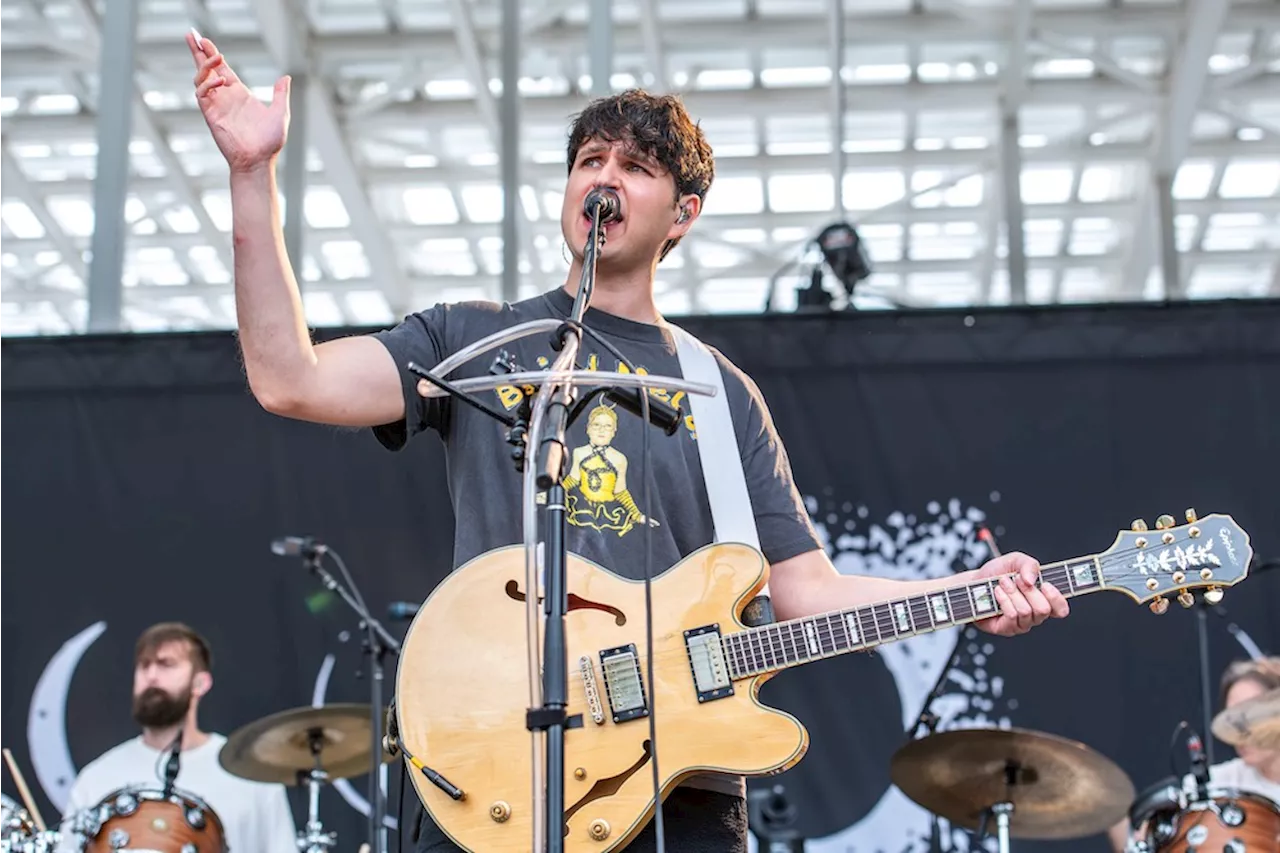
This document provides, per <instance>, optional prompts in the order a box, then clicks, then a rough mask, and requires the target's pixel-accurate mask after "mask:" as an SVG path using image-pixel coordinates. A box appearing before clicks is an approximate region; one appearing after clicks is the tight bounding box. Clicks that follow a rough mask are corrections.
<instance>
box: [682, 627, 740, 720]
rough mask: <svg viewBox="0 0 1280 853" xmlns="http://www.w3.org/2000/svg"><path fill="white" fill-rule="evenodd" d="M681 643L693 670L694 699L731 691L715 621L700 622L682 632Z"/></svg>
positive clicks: (718, 628) (716, 697)
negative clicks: (701, 624) (682, 642)
mask: <svg viewBox="0 0 1280 853" xmlns="http://www.w3.org/2000/svg"><path fill="white" fill-rule="evenodd" d="M684 645H685V649H686V650H687V651H688V653H689V667H690V669H692V670H693V685H694V688H695V689H696V690H697V691H698V701H699V702H707V701H710V700H712V699H723V698H724V697H725V696H732V695H733V679H731V678H730V677H729V668H728V666H727V665H726V664H725V660H724V644H723V642H722V640H721V637H720V626H719V625H703V626H702V627H701V628H694V629H693V630H690V631H685V632H684Z"/></svg>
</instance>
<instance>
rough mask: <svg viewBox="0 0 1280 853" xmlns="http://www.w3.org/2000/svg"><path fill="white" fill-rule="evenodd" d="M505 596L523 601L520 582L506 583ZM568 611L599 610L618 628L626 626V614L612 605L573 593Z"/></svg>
mask: <svg viewBox="0 0 1280 853" xmlns="http://www.w3.org/2000/svg"><path fill="white" fill-rule="evenodd" d="M507 596H508V597H509V598H512V599H514V600H515V601H524V600H525V596H524V592H522V591H521V589H520V582H519V581H516V580H509V581H507ZM538 601H542V596H538ZM569 610H601V611H604V612H605V613H608V614H609V615H611V616H612V617H613V619H614V622H616V623H617V625H618V626H619V627H621V626H623V625H625V624H627V614H625V613H623V612H622V611H621V610H619V609H618V608H616V607H614V606H613V605H612V604H603V603H601V602H599V601H589V600H588V599H585V598H583V597H582V596H580V595H577V594H575V593H572V592H571V593H569Z"/></svg>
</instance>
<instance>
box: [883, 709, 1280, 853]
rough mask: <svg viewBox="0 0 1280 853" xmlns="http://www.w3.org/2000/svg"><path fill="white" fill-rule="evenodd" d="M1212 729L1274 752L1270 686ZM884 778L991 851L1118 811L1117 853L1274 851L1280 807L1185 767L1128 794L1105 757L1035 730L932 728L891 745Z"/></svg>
mask: <svg viewBox="0 0 1280 853" xmlns="http://www.w3.org/2000/svg"><path fill="white" fill-rule="evenodd" d="M1213 733H1214V734H1215V735H1216V736H1217V737H1218V738H1219V739H1220V740H1222V741H1224V742H1226V743H1228V744H1231V745H1233V746H1237V747H1240V746H1252V747H1254V748H1257V749H1280V690H1273V691H1271V692H1269V693H1266V694H1263V695H1262V696H1259V697H1257V698H1255V699H1251V700H1249V701H1247V702H1242V703H1240V704H1238V705H1235V706H1233V707H1231V708H1228V709H1226V710H1224V711H1222V712H1221V713H1220V714H1218V716H1217V717H1215V718H1214V720H1213ZM890 775H891V778H892V779H893V782H894V784H895V785H897V786H898V788H899V789H900V790H901V791H902V792H903V793H904V794H905V795H906V796H907V797H909V798H910V799H912V800H913V801H915V802H916V803H917V804H919V805H920V806H922V807H924V808H925V809H926V810H928V811H929V812H931V813H933V814H934V815H936V816H938V817H941V818H944V819H945V820H947V821H949V822H950V823H951V824H952V825H953V826H956V827H963V828H965V829H969V830H974V831H976V832H977V833H978V834H979V836H981V837H984V838H985V837H988V836H989V835H994V836H995V837H996V839H997V843H998V849H999V851H1000V853H1008V851H1009V850H1010V843H1011V839H1014V838H1025V839H1045V840H1048V839H1075V838H1085V837H1087V836H1091V835H1098V834H1100V833H1103V832H1106V831H1107V830H1108V829H1110V828H1111V827H1113V826H1115V825H1116V824H1118V823H1120V822H1121V821H1122V820H1123V819H1124V818H1125V817H1126V816H1127V817H1128V819H1129V822H1130V830H1129V833H1128V839H1127V843H1126V846H1125V848H1124V850H1125V853H1195V851H1214V853H1217V851H1223V853H1264V851H1265V853H1275V851H1278V850H1280V805H1277V804H1276V803H1275V802H1273V801H1271V800H1270V799H1268V798H1267V797H1264V796H1262V795H1260V794H1258V793H1256V792H1250V791H1239V790H1234V789H1230V788H1225V787H1221V786H1213V785H1207V786H1206V785H1202V784H1200V783H1199V782H1198V781H1197V780H1196V779H1195V778H1194V777H1193V776H1192V775H1190V774H1189V775H1188V776H1187V777H1186V778H1184V779H1183V780H1181V781H1179V780H1178V779H1176V778H1170V779H1167V780H1164V781H1162V782H1160V783H1158V784H1156V785H1153V786H1152V787H1150V788H1148V789H1147V790H1146V791H1144V792H1142V794H1140V795H1138V796H1135V795H1134V787H1133V785H1132V783H1131V782H1130V781H1129V777H1128V776H1126V775H1125V773H1124V771H1122V770H1121V769H1120V768H1119V767H1118V766H1116V765H1115V764H1114V763H1113V762H1112V761H1111V760H1110V759H1108V758H1106V757H1104V756H1102V755H1101V754H1099V753H1098V752H1096V751H1094V750H1092V749H1090V748H1089V747H1088V746H1086V745H1084V744H1083V743H1079V742H1077V741H1073V740H1068V739H1067V738H1062V737H1058V736H1056V735H1051V734H1047V733H1044V732H1036V731H1030V730H1027V729H956V730H951V731H945V732H940V733H937V734H931V735H928V736H926V737H923V738H920V739H919V740H915V741H911V742H910V743H908V744H907V745H906V746H904V747H902V748H901V749H899V750H898V751H897V753H895V755H894V757H893V762H892V765H891V774H890ZM993 826H994V830H995V831H994V833H992V832H991V829H992V827H993Z"/></svg>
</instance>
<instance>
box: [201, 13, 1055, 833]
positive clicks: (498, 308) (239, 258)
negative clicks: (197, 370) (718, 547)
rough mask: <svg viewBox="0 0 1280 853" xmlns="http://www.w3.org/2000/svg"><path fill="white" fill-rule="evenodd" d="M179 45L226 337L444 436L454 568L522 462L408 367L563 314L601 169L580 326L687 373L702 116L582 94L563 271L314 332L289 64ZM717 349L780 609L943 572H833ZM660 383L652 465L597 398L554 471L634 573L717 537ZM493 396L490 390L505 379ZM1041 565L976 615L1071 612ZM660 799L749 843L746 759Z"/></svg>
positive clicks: (387, 431)
mask: <svg viewBox="0 0 1280 853" xmlns="http://www.w3.org/2000/svg"><path fill="white" fill-rule="evenodd" d="M187 44H188V47H189V48H190V50H191V55H192V59H193V60H194V63H195V66H196V75H195V93H196V99H197V101H198V103H199V105H200V109H201V110H202V111H203V113H204V117H205V121H206V123H207V124H208V126H209V129H210V132H211V133H212V135H213V139H214V141H215V142H216V144H217V146H218V148H219V150H220V151H221V152H222V154H223V156H224V157H225V158H226V160H227V163H228V165H229V166H230V183H231V205H232V214H233V216H232V218H233V240H234V247H235V296H236V316H237V322H238V325H239V338H238V339H239V341H240V344H241V347H242V349H243V356H244V366H245V370H246V372H247V375H248V380H249V386H250V388H251V390H252V392H253V394H254V396H255V397H256V398H257V400H258V402H259V403H260V404H261V405H262V406H263V408H265V409H267V410H268V411H269V412H272V413H274V414H277V415H281V416H284V417H289V418H296V419H299V420H305V421H312V422H315V423H323V424H336V425H343V426H356V427H371V428H373V430H374V434H375V435H376V436H377V439H378V440H379V441H380V442H381V443H382V444H383V445H385V446H386V447H388V448H390V449H399V448H401V447H403V446H404V445H405V444H406V442H408V441H409V440H410V439H411V438H413V437H414V436H416V435H418V434H419V433H422V432H425V431H427V430H434V431H435V432H437V433H438V434H439V435H440V437H441V438H442V440H443V441H444V443H445V447H446V451H447V458H448V467H449V484H450V487H451V488H450V496H451V499H452V502H453V507H454V511H455V517H456V518H457V519H458V524H457V529H456V531H455V538H454V561H455V566H457V565H461V564H462V563H464V562H465V561H467V560H469V559H471V558H473V557H475V556H477V555H479V554H482V553H485V552H486V551H489V550H492V549H494V548H497V547H501V546H507V545H512V544H515V543H518V542H520V541H522V531H521V524H520V519H521V510H520V492H521V488H520V478H519V477H518V476H517V475H516V474H515V473H514V472H513V471H512V469H511V461H510V447H509V446H508V445H507V444H506V443H505V442H504V437H503V428H502V426H501V425H500V424H499V423H497V422H496V421H493V420H491V419H489V418H488V417H487V416H486V415H485V414H483V413H480V412H476V411H474V410H472V409H471V408H470V407H467V406H455V405H452V404H451V403H450V402H449V401H447V400H441V399H439V398H435V399H432V400H427V399H425V398H424V397H422V396H421V395H420V394H419V393H418V391H417V384H416V381H415V378H414V377H412V376H411V375H409V374H408V373H407V372H406V370H405V365H406V364H407V363H408V362H409V361H414V362H417V363H418V364H420V365H422V366H424V367H427V368H430V367H432V366H434V365H436V364H438V363H439V362H440V361H441V360H442V359H444V358H445V357H447V356H448V355H450V354H451V353H454V352H457V351H458V350H459V349H461V348H462V347H463V346H465V345H467V344H469V343H472V342H474V341H476V340H478V339H480V338H482V337H484V336H486V335H488V334H490V333H492V332H494V331H497V330H499V329H503V328H507V327H510V326H514V325H516V324H518V323H521V322H524V321H527V320H533V319H537V318H566V317H568V316H569V312H570V308H571V305H572V303H573V299H574V295H575V293H576V292H577V286H578V282H579V280H580V276H581V273H582V269H583V254H582V252H583V247H584V244H585V243H586V240H587V236H588V233H589V231H590V228H591V223H590V220H589V219H588V217H587V216H586V215H585V214H584V212H583V204H584V200H585V198H586V196H587V194H588V193H589V192H590V191H591V190H593V189H596V188H602V187H608V188H611V189H612V191H613V192H614V193H616V195H617V197H618V200H619V208H620V209H619V214H620V215H619V217H618V218H617V220H616V221H613V222H610V223H609V224H608V225H607V226H606V234H607V242H606V244H605V246H604V248H603V250H602V251H601V253H600V257H599V264H598V267H597V277H596V283H595V289H594V293H593V296H592V303H591V308H590V310H588V311H587V313H586V316H585V318H584V321H585V324H586V325H587V326H588V327H590V328H591V329H593V330H594V331H595V332H597V333H598V334H600V335H601V336H603V337H604V338H605V339H607V340H608V341H609V342H610V344H611V345H612V346H613V347H615V348H616V349H617V350H618V351H619V352H621V353H622V354H623V355H624V356H625V357H626V358H627V360H628V361H630V362H631V363H632V364H634V365H635V366H636V368H637V369H639V370H645V371H647V372H648V373H650V374H654V375H668V376H674V375H680V372H681V371H680V365H679V361H678V358H677V354H676V348H675V345H674V343H673V338H672V333H671V331H670V329H669V328H668V327H667V324H666V323H665V322H664V320H663V318H662V317H661V315H660V314H659V313H658V309H657V306H656V304H655V302H654V275H655V270H656V269H657V266H658V263H659V261H660V260H661V259H662V258H663V257H664V256H665V255H666V254H667V252H669V251H670V249H671V248H672V247H673V246H674V245H675V244H676V243H678V242H679V241H680V239H681V238H682V237H683V236H684V235H685V234H686V233H688V231H689V229H690V228H692V227H693V226H694V224H695V223H696V222H697V221H698V217H699V216H700V214H701V213H702V209H703V208H702V205H703V199H704V197H705V196H706V194H707V191H708V190H709V189H710V187H711V182H712V178H713V176H714V164H713V161H712V153H711V147H710V145H709V144H708V143H707V140H706V138H705V136H704V135H703V133H702V130H701V129H700V128H699V127H698V126H697V125H696V124H695V123H694V122H693V121H692V120H691V119H690V117H689V115H688V113H686V111H685V109H684V106H683V105H682V104H681V102H680V101H679V99H677V98H675V97H655V96H653V95H649V94H647V93H645V92H640V91H634V90H633V91H628V92H623V93H621V94H618V95H614V96H611V97H608V98H604V99H601V100H598V101H595V102H593V103H591V104H589V105H587V107H586V108H585V109H584V110H583V112H582V113H581V114H580V115H579V116H578V117H577V118H576V120H575V121H574V123H573V126H572V128H571V129H570V132H569V140H568V149H567V152H566V154H567V156H566V163H565V166H566V171H567V181H566V184H565V190H564V204H563V207H562V210H561V214H560V226H561V232H562V234H563V236H564V239H565V242H566V243H567V244H568V248H569V251H570V252H571V253H572V261H571V262H570V264H569V269H568V272H567V274H566V277H565V284H564V286H563V287H558V288H555V289H554V290H551V291H550V292H547V293H544V294H542V295H539V296H536V297H534V298H532V299H526V300H524V301H521V302H516V303H514V304H505V305H497V304H493V303H467V304H457V305H437V306H435V307H433V308H429V309H427V310H425V311H421V312H419V313H416V314H413V315H412V316H410V317H408V318H406V319H405V320H404V322H402V323H401V324H399V325H398V326H396V327H395V328H393V329H391V330H389V331H386V332H381V333H378V334H374V335H363V336H352V337H346V338H343V339H340V340H336V341H331V342H328V343H324V344H321V345H318V346H317V345H313V344H312V342H311V338H310V334H309V332H308V329H307V323H306V319H305V317H304V315H303V311H302V300H301V297H300V295H299V292H298V285H297V281H296V279H295V276H294V271H293V270H292V268H291V267H290V264H289V259H288V257H287V256H286V254H285V247H284V239H283V233H282V230H281V222H280V209H279V201H278V195H277V189H276V174H275V169H276V160H277V157H278V155H279V153H280V151H281V148H282V146H283V145H284V142H285V137H286V135H287V131H288V123H289V108H288V99H289V80H288V78H287V77H286V78H281V79H280V80H279V81H278V82H277V83H276V85H275V90H274V96H273V100H272V102H271V103H270V104H269V105H268V104H264V103H262V102H260V101H258V100H257V99H256V98H255V97H254V96H253V94H252V93H251V92H250V91H249V89H248V88H247V87H246V86H245V85H244V83H243V82H241V80H240V78H239V77H238V76H237V75H236V73H235V71H233V70H232V69H231V67H230V66H229V65H228V64H227V62H226V61H225V60H224V58H223V57H222V55H221V54H220V53H219V52H218V49H217V47H216V46H215V45H214V44H213V43H212V42H210V41H209V40H208V39H198V38H197V37H196V36H195V35H194V34H191V35H189V36H188V37H187ZM597 347H598V344H597V343H596V342H595V341H592V340H590V339H588V342H587V345H585V346H584V350H583V352H582V361H583V362H584V363H585V364H587V365H588V366H590V365H596V366H598V368H599V369H601V370H616V369H617V368H618V366H619V360H618V359H617V358H616V357H615V356H613V355H612V354H611V353H610V351H609V350H608V348H607V347H599V348H597ZM508 349H509V351H510V352H511V353H512V354H513V355H514V357H515V359H516V360H517V361H518V362H519V363H520V364H521V365H522V366H524V367H525V368H527V369H537V368H539V367H543V366H546V364H547V363H548V361H549V359H551V358H553V357H554V355H555V354H554V353H553V352H552V351H551V349H550V347H549V346H548V345H547V340H546V337H545V336H535V337H531V338H525V339H522V340H521V341H519V342H517V343H515V344H513V345H511V346H510V347H509V348H508ZM715 355H716V358H717V360H718V364H719V367H720V370H721V373H722V375H723V378H724V384H725V389H726V396H727V399H728V403H729V408H730V413H731V415H732V421H733V426H734V432H735V433H736V435H735V436H734V438H736V442H737V446H738V451H739V456H740V458H741V461H742V465H743V468H744V471H745V475H746V482H747V487H748V493H749V496H750V503H751V509H752V512H753V515H754V521H755V525H756V528H757V529H758V532H759V540H760V544H761V549H762V551H763V553H764V556H765V557H766V559H768V561H769V563H770V564H771V567H772V574H771V575H770V581H769V586H770V593H771V597H772V602H773V607H774V611H775V615H776V617H777V618H778V619H791V618H796V617H802V616H807V615H811V614H817V613H825V612H828V611H830V610H833V609H836V608H849V607H853V606H857V605H863V604H868V603H871V602H874V601H883V600H886V599H889V598H902V597H904V596H908V595H918V594H921V593H924V592H926V591H928V590H931V589H934V588H936V587H938V586H941V585H942V584H941V582H937V583H934V582H915V583H906V582H898V581H892V580H887V579H884V578H872V577H853V576H843V575H840V574H839V573H838V572H837V571H836V570H835V567H834V566H833V565H832V563H831V561H830V559H829V558H828V557H827V554H826V552H825V551H824V550H823V549H822V547H821V545H820V543H819V542H818V540H817V537H816V535H815V532H814V529H813V527H812V525H811V524H810V521H809V517H808V513H807V512H806V511H805V507H804V504H803V502H802V500H801V498H800V496H799V493H798V492H797V490H796V487H795V484H794V483H793V482H792V475H791V466H790V463H789V461H788V459H787V454H786V451H785V449H784V448H783V446H782V442H781V440H780V439H779V437H778V434H777V432H776V431H775V429H774V426H773V420H772V418H771V417H770V414H769V411H768V408H767V407H766V406H765V402H764V399H763V398H762V397H761V395H760V392H759V391H758V389H757V388H756V386H755V384H754V383H753V382H752V381H751V380H750V379H749V378H748V377H747V376H746V375H745V374H743V373H742V372H741V371H740V370H738V369H737V368H736V367H735V366H734V365H732V364H731V363H730V362H729V361H728V360H727V359H725V358H724V357H723V356H721V355H720V354H719V353H716V354H715ZM483 370H484V367H483V365H481V364H480V363H479V362H478V361H476V362H471V363H470V364H469V365H467V366H465V367H463V368H461V369H460V370H459V371H456V372H454V373H453V374H452V375H451V376H450V378H451V379H452V378H464V377H468V376H478V375H482V373H483ZM660 398H661V399H665V400H666V401H667V402H670V403H671V404H672V405H674V406H676V407H677V408H679V409H680V410H681V413H682V415H683V416H685V417H684V419H683V423H682V426H681V428H680V430H679V432H678V433H677V434H676V435H675V436H674V437H672V438H670V439H660V438H659V437H655V439H654V440H653V441H652V442H651V456H652V459H651V462H650V464H651V465H652V468H651V470H650V471H646V470H645V463H646V460H645V459H644V458H643V455H642V453H641V446H642V445H641V430H642V429H646V428H647V427H646V426H645V425H643V424H641V422H640V421H639V420H638V419H636V418H631V417H629V416H628V417H627V418H619V417H617V416H616V414H615V413H613V412H611V411H608V410H604V411H596V412H594V413H593V417H592V419H591V420H590V422H588V423H583V422H582V421H579V422H577V423H575V424H574V425H573V426H572V427H571V428H570V429H569V430H568V431H567V433H566V442H565V443H566V446H567V447H569V448H576V450H574V455H573V462H574V463H575V465H574V470H573V475H572V480H571V482H570V483H568V484H567V485H568V486H571V491H570V493H569V495H568V497H569V498H570V499H572V502H573V508H572V513H571V514H570V516H569V526H568V537H567V538H568V548H569V550H570V551H571V552H572V553H575V554H578V555H580V556H582V557H584V558H586V559H588V560H591V561H593V562H595V563H598V564H600V565H602V566H605V567H606V568H608V569H610V570H612V571H614V572H617V573H619V574H621V575H623V576H626V577H630V578H633V579H640V578H642V577H643V573H644V567H645V553H646V550H645V537H651V540H652V553H653V562H652V565H653V566H654V574H657V573H659V572H661V571H662V570H665V569H666V568H669V567H671V566H673V565H675V564H676V563H677V562H679V561H680V559H681V558H682V557H684V556H685V555H688V554H690V553H691V552H693V551H695V550H697V549H699V548H702V547H704V546H706V545H708V544H710V543H711V542H712V541H713V539H714V528H713V525H712V520H711V510H710V504H709V501H708V498H707V494H706V490H705V487H704V482H705V480H704V477H705V476H706V475H707V474H708V473H710V474H712V475H714V474H715V472H704V471H702V466H701V461H700V458H699V454H698V450H697V444H696V441H697V440H698V439H701V438H703V436H698V435H697V434H696V432H695V430H696V427H697V426H698V425H695V424H694V423H693V422H692V418H689V417H687V415H688V412H689V408H688V401H687V400H686V399H683V397H682V395H678V394H676V395H662V396H661V397H660ZM489 399H494V400H497V401H498V402H499V403H500V404H501V403H502V397H501V395H492V396H491V397H490V398H489ZM725 438H727V437H720V440H725ZM710 440H716V439H714V438H713V439H710ZM728 440H729V441H732V440H733V438H729V439H728ZM833 462H834V461H833ZM650 476H652V481H653V482H654V484H655V488H653V489H652V490H651V492H650V494H648V495H647V496H645V495H644V490H643V488H642V487H641V485H640V484H642V483H644V482H645V480H646V478H647V477H650ZM1038 568H1039V567H1038V564H1037V563H1036V561H1035V560H1033V559H1031V558H1030V557H1027V556H1025V555H1022V554H1009V555H1006V556H1005V557H1003V558H1000V559H998V560H993V561H992V562H990V563H988V564H987V565H986V566H984V567H983V568H982V569H980V570H979V572H978V573H976V574H975V575H974V576H975V577H989V576H993V575H1006V576H1008V577H1006V578H1005V579H1004V580H1002V581H1001V582H1000V589H999V591H998V592H997V598H998V601H999V605H1000V608H1001V614H1000V615H997V616H995V617H994V618H990V619H987V620H986V621H984V622H982V623H980V624H981V627H982V628H984V629H985V630H987V631H990V632H992V633H995V634H1004V635H1009V634H1019V633H1022V632H1025V631H1027V630H1029V629H1030V628H1031V627H1032V626H1033V625H1037V624H1039V623H1040V622H1042V621H1044V620H1045V619H1047V618H1049V616H1050V615H1053V616H1059V617H1061V616H1065V615H1066V614H1067V602H1066V600H1065V599H1064V598H1063V597H1062V595H1061V594H1060V593H1059V592H1058V591H1057V590H1055V589H1054V588H1053V587H1052V585H1049V584H1044V585H1043V586H1040V587H1037V586H1036V580H1037V576H1038ZM948 581H949V582H951V583H954V582H955V581H954V580H953V579H948ZM477 618H479V615H478V614H477ZM512 653H513V654H515V653H518V652H517V650H515V649H513V650H512ZM851 689H852V686H851ZM663 814H664V820H665V835H666V838H667V841H668V843H669V844H671V849H672V850H679V851H681V853H699V851H707V853H742V852H743V851H745V850H746V849H747V820H746V804H745V800H744V789H743V780H742V779H741V778H740V777H729V776H716V775H707V774H700V775H697V776H695V777H693V778H691V779H688V780H686V781H685V782H683V783H681V785H680V786H679V787H677V788H676V789H675V790H674V791H673V792H672V793H671V795H670V796H669V797H668V798H667V800H666V801H665V803H664V805H663ZM417 844H418V846H417V849H418V851H420V853H425V851H432V853H441V852H442V851H452V850H457V849H458V848H457V847H455V846H454V845H453V843H452V842H451V841H449V840H448V838H446V836H445V835H444V833H443V832H442V831H441V830H440V829H439V828H438V827H436V826H435V825H434V823H433V822H432V821H431V820H430V818H429V817H427V816H425V815H424V817H423V821H422V826H421V831H420V833H419V837H418V842H417ZM654 845H655V840H654V830H653V826H652V824H650V825H649V826H648V827H646V828H645V829H644V830H643V831H642V832H641V833H640V834H639V835H637V836H636V838H635V839H634V840H633V841H632V842H631V843H630V844H629V845H628V846H627V850H628V851H629V853H631V851H648V850H653V849H654Z"/></svg>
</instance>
